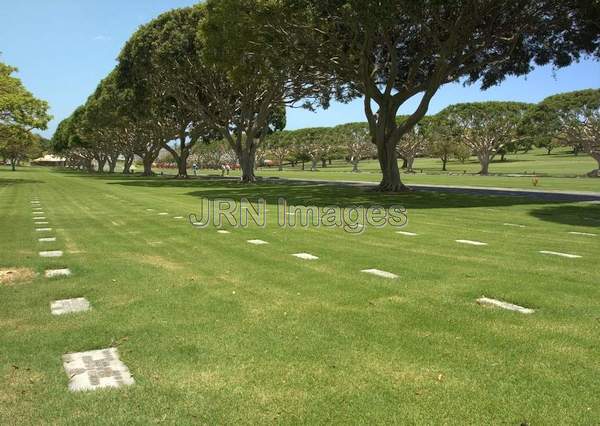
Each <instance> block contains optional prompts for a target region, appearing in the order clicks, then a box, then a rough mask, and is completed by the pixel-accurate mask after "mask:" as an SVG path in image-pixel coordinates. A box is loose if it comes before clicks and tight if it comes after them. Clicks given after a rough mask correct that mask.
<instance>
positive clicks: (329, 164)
mask: <svg viewBox="0 0 600 426" xmlns="http://www.w3.org/2000/svg"><path fill="white" fill-rule="evenodd" d="M329 165H330V166H331V158H330V159H329Z"/></svg>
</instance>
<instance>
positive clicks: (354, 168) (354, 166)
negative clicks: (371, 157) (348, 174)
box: [352, 159, 360, 173]
mask: <svg viewBox="0 0 600 426" xmlns="http://www.w3.org/2000/svg"><path fill="white" fill-rule="evenodd" d="M358 162H359V160H356V159H352V173H359V172H360V170H358Z"/></svg>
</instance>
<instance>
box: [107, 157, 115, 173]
mask: <svg viewBox="0 0 600 426" xmlns="http://www.w3.org/2000/svg"><path fill="white" fill-rule="evenodd" d="M116 167H117V159H116V158H113V159H109V160H108V173H114V172H115V168H116Z"/></svg>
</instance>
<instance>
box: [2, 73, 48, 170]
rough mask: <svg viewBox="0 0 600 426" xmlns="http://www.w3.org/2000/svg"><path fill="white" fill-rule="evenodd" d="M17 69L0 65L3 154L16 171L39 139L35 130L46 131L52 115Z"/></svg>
mask: <svg viewBox="0 0 600 426" xmlns="http://www.w3.org/2000/svg"><path fill="white" fill-rule="evenodd" d="M16 71H17V69H16V68H14V67H11V66H9V65H6V64H4V63H3V62H0V154H2V156H4V157H5V158H7V159H8V160H9V161H10V163H11V166H12V170H15V168H16V165H17V164H18V163H19V161H21V160H23V159H25V158H27V157H28V156H29V154H30V153H31V152H32V148H34V145H35V144H36V143H38V142H39V137H38V136H36V135H34V134H33V133H32V131H33V130H34V129H39V130H44V129H46V127H47V125H48V122H49V121H50V120H51V118H52V117H51V116H50V115H49V114H48V108H49V107H48V104H47V103H46V102H45V101H42V100H40V99H37V98H35V97H34V96H33V94H31V92H29V91H28V90H27V89H26V88H25V86H24V85H23V83H22V82H21V80H20V79H19V78H17V77H16V76H14V75H13V74H14V73H15V72H16Z"/></svg>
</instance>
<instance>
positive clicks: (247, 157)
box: [237, 142, 256, 183]
mask: <svg viewBox="0 0 600 426" xmlns="http://www.w3.org/2000/svg"><path fill="white" fill-rule="evenodd" d="M246 143H247V142H246ZM237 155H238V158H239V160H240V167H241V169H242V177H241V179H240V180H241V181H242V182H244V183H251V182H256V176H255V175H254V164H255V163H256V148H255V147H254V144H252V146H250V147H248V146H246V144H244V146H242V147H241V149H240V150H239V152H238V153H237Z"/></svg>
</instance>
